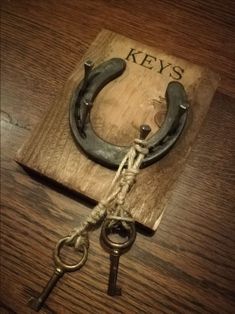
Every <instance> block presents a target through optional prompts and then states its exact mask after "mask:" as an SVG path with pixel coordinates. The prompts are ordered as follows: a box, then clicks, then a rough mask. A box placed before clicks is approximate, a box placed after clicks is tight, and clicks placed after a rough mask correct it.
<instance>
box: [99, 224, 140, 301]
mask: <svg viewBox="0 0 235 314" xmlns="http://www.w3.org/2000/svg"><path fill="white" fill-rule="evenodd" d="M111 221H112V220H111V219H106V220H105V221H104V223H103V225H102V229H101V235H100V241H101V244H102V246H104V248H105V249H106V250H107V251H108V252H109V253H110V271H109V283H108V289H107V294H108V295H110V296H115V295H116V296H117V295H121V288H119V287H117V277H118V266H119V259H120V256H121V255H122V254H124V253H126V252H127V251H128V250H129V249H130V248H131V246H132V244H133V243H134V241H135V238H136V230H135V223H134V222H133V221H128V222H126V223H127V224H128V227H129V229H128V230H126V233H127V240H125V241H124V242H121V243H119V242H114V241H112V240H111V239H110V237H109V235H110V234H111V233H113V230H110V229H112V228H113V227H111V228H110V222H111ZM116 230H119V234H120V235H121V231H120V229H119V228H117V229H116Z"/></svg>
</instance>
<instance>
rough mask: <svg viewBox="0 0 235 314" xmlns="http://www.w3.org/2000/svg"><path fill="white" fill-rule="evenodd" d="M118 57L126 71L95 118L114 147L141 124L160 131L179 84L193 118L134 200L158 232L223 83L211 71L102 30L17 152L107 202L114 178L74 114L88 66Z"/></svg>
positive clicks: (101, 100)
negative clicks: (79, 132)
mask: <svg viewBox="0 0 235 314" xmlns="http://www.w3.org/2000/svg"><path fill="white" fill-rule="evenodd" d="M112 57H121V58H124V59H126V61H127V69H126V71H125V72H124V74H123V75H122V76H120V77H119V78H117V79H116V80H114V81H112V82H111V83H110V84H109V85H108V86H106V87H105V88H104V89H103V90H102V91H101V93H100V94H99V95H98V97H97V99H96V101H95V105H94V110H92V114H91V121H92V124H93V126H94V129H95V131H96V132H97V133H98V135H99V136H100V137H102V138H104V139H106V140H107V141H109V142H112V143H114V144H118V145H129V144H130V143H131V142H132V141H133V139H134V138H135V137H137V136H138V130H139V126H140V125H141V124H142V123H148V124H149V125H150V126H151V128H152V130H153V132H155V131H157V130H158V128H159V123H161V122H162V120H163V115H164V109H165V105H164V104H163V101H162V98H163V97H164V96H165V90H166V87H167V84H168V83H169V82H170V81H172V80H173V79H178V80H179V81H181V82H182V84H183V85H184V86H185V89H186V92H187V94H188V97H189V103H190V112H189V119H188V123H187V127H186V128H185V130H184V132H183V135H182V136H181V138H180V139H179V141H178V142H177V144H176V145H175V146H174V148H173V149H172V150H171V151H170V153H168V154H167V156H165V157H164V158H163V159H162V160H160V161H159V162H157V163H155V164H154V165H152V166H149V167H147V168H145V169H143V170H142V171H141V173H140V175H139V177H138V180H137V183H136V185H135V186H134V188H133V190H132V191H131V193H130V194H129V195H128V199H127V206H128V207H129V208H130V210H131V212H132V214H133V216H134V218H135V219H136V221H138V222H139V223H141V224H143V225H145V226H146V227H148V228H151V229H154V230H156V228H157V226H158V224H159V219H160V218H161V216H162V213H163V211H164V208H165V206H166V204H167V202H168V199H169V197H170V192H171V190H172V185H173V183H174V181H175V180H176V178H177V176H178V175H179V174H180V171H182V169H183V168H182V166H183V164H184V162H185V159H186V157H187V155H188V153H189V151H190V149H191V147H192V144H193V141H194V139H195V137H196V135H197V133H198V131H199V129H200V126H201V123H202V121H203V119H204V117H205V115H206V113H207V110H208V108H209V104H210V102H211V99H212V97H213V94H214V91H215V89H216V87H217V83H218V77H217V76H216V75H215V74H213V73H212V72H210V71H209V70H207V69H204V68H202V67H199V66H197V65H194V64H192V63H189V62H187V61H185V60H182V59H179V58H176V57H173V56H170V55H167V54H166V53H164V52H162V51H159V50H158V49H156V48H152V47H148V46H146V45H143V44H141V43H139V42H136V41H134V40H131V39H129V38H126V37H124V36H121V35H118V34H115V33H112V32H110V31H107V30H103V31H101V33H100V34H99V35H98V37H97V38H96V40H95V41H94V42H93V43H92V45H91V47H90V48H89V50H88V51H87V53H86V54H85V56H84V57H83V58H82V60H81V62H80V63H79V64H78V66H77V67H76V69H75V71H74V72H73V73H72V75H71V76H70V78H69V79H68V81H67V83H66V84H65V87H64V90H63V92H62V94H60V95H59V96H58V100H57V101H56V102H55V104H54V105H53V106H52V107H51V109H50V110H49V112H48V113H47V114H46V116H45V118H44V119H43V121H42V122H41V124H40V125H39V126H38V127H37V129H36V130H35V131H34V132H33V133H32V136H31V137H30V138H29V140H28V141H27V143H26V144H25V145H24V146H23V148H21V149H20V151H19V152H18V155H17V161H18V162H19V163H20V164H22V165H24V166H26V167H27V168H30V169H33V170H34V171H36V172H38V173H40V174H42V175H44V176H46V177H48V178H50V179H52V180H53V181H55V182H58V183H60V184H62V185H63V186H65V187H68V188H69V189H71V190H73V191H76V192H78V193H80V194H83V195H85V196H87V197H89V198H90V199H93V200H95V201H99V200H100V199H101V197H102V195H104V193H105V191H106V189H107V188H108V186H109V185H110V182H111V180H112V178H113V176H114V171H112V170H109V169H106V168H105V167H102V166H100V165H98V164H96V163H94V162H93V161H91V160H90V159H88V158H87V157H86V156H85V155H84V153H83V152H81V151H80V150H79V149H78V148H77V146H76V144H75V142H74V140H73V138H72V135H71V132H70V128H69V122H68V114H69V105H70V102H71V99H72V97H73V93H74V90H75V89H76V87H77V85H78V83H79V81H80V80H81V79H82V76H83V62H84V61H85V60H87V59H89V60H93V61H94V62H95V64H99V63H101V62H102V61H104V60H108V59H110V58H112ZM159 100H161V101H159Z"/></svg>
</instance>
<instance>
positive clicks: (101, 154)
mask: <svg viewBox="0 0 235 314" xmlns="http://www.w3.org/2000/svg"><path fill="white" fill-rule="evenodd" d="M84 67H85V76H84V79H83V80H82V81H81V82H80V84H79V85H78V88H77V90H76V92H75V94H74V97H73V100H72V102H71V105H70V127H71V131H72V134H73V136H74V138H75V141H76V142H77V144H78V145H79V146H80V147H81V148H82V150H83V151H84V152H85V153H86V154H87V156H88V157H89V158H91V159H92V160H94V161H95V162H98V163H100V164H101V165H103V166H106V167H109V168H114V169H115V168H117V167H118V166H119V164H120V162H121V161H122V159H123V157H124V155H125V154H126V153H127V151H128V147H126V146H118V145H114V144H111V143H108V142H106V141H105V140H103V139H102V138H100V137H99V136H98V135H97V134H96V133H95V131H94V130H93V128H92V125H91V121H90V110H91V108H92V105H93V103H94V100H95V98H96V96H97V95H98V93H99V92H100V91H101V89H102V88H103V87H104V86H105V85H107V84H108V83H109V82H110V81H112V80H114V79H115V78H117V77H118V76H120V75H121V74H122V73H123V72H124V70H125V68H126V62H125V61H124V60H123V59H121V58H113V59H110V60H108V61H106V62H104V63H102V64H100V65H98V66H97V67H96V68H94V69H93V63H91V62H90V61H88V62H86V63H85V65H84ZM165 97H166V102H167V113H166V117H165V121H164V122H163V124H162V126H161V128H160V129H159V130H158V131H157V132H156V133H155V134H153V135H152V136H151V137H150V138H149V140H148V141H149V154H148V155H147V156H146V157H145V159H144V160H143V163H142V165H141V167H142V168H144V167H146V166H149V165H151V164H153V163H154V162H155V161H157V160H159V159H161V158H162V157H163V156H164V155H165V154H166V153H167V152H168V151H169V150H170V149H171V148H172V147H173V145H174V144H175V142H176V141H177V139H178V138H179V136H180V134H181V133H182V131H183V128H184V126H185V124H186V121H187V114H188V110H187V109H188V103H187V95H186V92H185V89H184V87H183V85H182V84H181V83H179V82H177V81H172V82H170V83H169V84H168V86H167V89H166V93H165Z"/></svg>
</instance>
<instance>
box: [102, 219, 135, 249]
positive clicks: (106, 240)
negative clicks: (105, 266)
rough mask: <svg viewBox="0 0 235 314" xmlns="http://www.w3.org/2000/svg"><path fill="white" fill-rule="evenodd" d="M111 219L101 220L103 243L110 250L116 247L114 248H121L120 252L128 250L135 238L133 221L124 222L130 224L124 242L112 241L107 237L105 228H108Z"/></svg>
mask: <svg viewBox="0 0 235 314" xmlns="http://www.w3.org/2000/svg"><path fill="white" fill-rule="evenodd" d="M111 221H112V219H106V220H105V221H104V222H103V225H102V229H101V240H102V242H103V244H104V245H105V247H107V248H108V249H110V250H115V249H116V250H121V251H122V252H123V251H125V250H128V249H129V248H130V247H131V246H132V244H133V243H134V241H135V238H136V229H135V223H134V222H126V223H128V225H129V226H130V231H129V235H128V239H127V240H126V241H125V242H122V243H118V242H114V241H112V240H111V239H110V238H109V237H108V233H107V230H109V229H110V228H109V224H110V222H111Z"/></svg>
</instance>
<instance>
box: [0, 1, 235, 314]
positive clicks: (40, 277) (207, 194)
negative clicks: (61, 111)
mask: <svg viewBox="0 0 235 314" xmlns="http://www.w3.org/2000/svg"><path fill="white" fill-rule="evenodd" d="M234 20H235V5H234V1H222V0H221V1H215V0H214V1H213V0H209V1H202V0H198V1H193V0H191V1H189V0H188V1H186V0H183V1H177V0H174V1H170V0H165V1H121V0H120V1H114V0H113V1H105V0H103V1H100V0H97V1H90V0H87V1H76V0H70V1H69V0H67V1H46V0H45V1H41V0H37V1H36V0H28V1H27V0H24V1H23V0H21V1H20V0H18V1H16V0H11V1H7V0H6V1H4V0H3V1H2V20H1V22H2V39H1V43H2V53H1V60H2V63H1V75H2V76H1V105H2V115H1V126H2V154H1V157H2V163H1V168H2V192H1V200H2V209H1V308H0V312H1V313H31V312H33V311H32V310H30V309H29V308H28V307H27V306H26V303H27V301H28V299H29V297H30V295H36V294H37V293H38V292H40V291H41V289H42V287H43V286H44V285H45V283H46V281H47V280H48V278H49V277H50V275H51V273H52V270H53V262H52V259H51V255H52V249H53V248H54V245H55V243H56V241H57V240H58V239H59V238H60V237H61V236H63V235H65V234H66V233H67V232H68V231H69V230H70V229H71V228H72V227H74V226H76V225H77V224H78V223H79V221H80V220H81V219H82V218H84V217H85V216H86V215H87V213H88V211H89V210H90V209H89V208H88V207H87V204H84V203H82V202H81V201H80V200H79V199H78V198H76V197H73V198H71V197H69V196H68V195H63V194H62V193H60V192H61V191H60V190H58V189H55V188H54V187H53V186H52V185H51V186H48V185H45V184H44V182H43V181H42V180H36V179H35V178H34V177H30V176H29V175H28V174H26V173H25V172H24V171H23V170H22V168H21V167H20V166H18V165H17V164H16V163H15V162H14V156H15V154H16V151H17V150H18V149H19V147H20V146H21V145H22V143H23V142H24V141H25V139H26V138H27V137H28V136H29V135H30V132H31V130H32V129H33V128H34V126H35V125H36V124H37V122H38V121H39V120H40V119H41V117H42V115H43V113H44V112H45V111H46V110H47V109H48V107H49V106H50V105H51V103H52V102H53V101H54V100H55V97H56V96H57V95H58V94H59V93H60V91H61V89H62V86H63V84H64V82H65V81H66V79H67V77H68V75H69V73H70V72H71V71H72V70H73V68H74V67H75V65H76V63H77V62H78V60H79V59H80V58H81V56H82V55H83V53H84V52H85V51H86V49H87V48H88V46H89V45H90V43H91V42H92V41H93V39H94V38H95V36H96V35H97V33H98V32H99V30H100V29H101V28H108V29H110V30H112V31H115V32H119V33H122V34H124V35H126V36H128V37H131V38H133V39H136V40H138V41H142V42H144V43H146V44H149V45H153V46H157V47H159V48H161V49H164V50H167V51H168V52H170V53H172V54H174V55H177V56H181V57H184V58H186V59H189V60H190V61H192V62H196V63H199V64H202V65H205V66H210V67H211V68H212V69H213V70H214V71H216V72H218V73H219V74H220V75H221V83H220V87H219V89H218V92H217V93H216V95H215V97H214V100H213V103H212V105H211V109H210V111H209V113H208V115H207V118H206V120H205V122H204V125H203V128H202V129H201V131H200V135H199V138H198V139H197V141H196V142H195V145H194V148H193V151H192V153H191V155H190V157H189V159H188V162H187V164H186V165H185V169H184V172H183V173H182V175H181V176H180V178H179V180H178V183H177V186H176V190H175V193H174V198H173V201H172V202H171V203H170V204H168V207H167V210H166V212H165V215H164V218H163V220H162V223H161V225H160V227H159V229H158V230H157V232H156V234H154V235H152V236H147V235H146V234H141V233H139V234H138V239H137V241H136V244H135V245H134V247H133V249H132V250H131V251H130V252H129V253H127V254H126V255H125V256H123V257H122V259H121V268H120V276H119V280H120V283H121V285H122V287H123V296H122V297H117V298H111V297H108V296H107V295H106V293H105V290H106V286H107V277H108V266H109V260H108V256H107V254H106V253H105V252H104V251H103V250H102V249H101V248H100V244H99V241H98V235H99V233H98V232H95V233H94V234H93V235H92V238H91V246H90V255H89V260H88V263H87V264H86V266H85V267H84V268H83V269H82V270H81V271H80V272H77V273H74V274H71V275H67V276H65V277H64V279H63V280H62V281H61V282H60V283H59V284H58V286H57V287H56V288H55V290H54V292H53V294H51V296H50V298H49V299H48V302H47V306H45V308H44V309H43V310H42V313H234V312H235V243H234V240H235V210H234V209H235V208H234V204H235V200H234V195H235V193H234V182H235V180H234V178H235V172H234V164H235V162H234V156H235V152H234V150H235V149H234V148H235V144H234V143H235V101H234V98H232V97H234V96H235V84H234V81H235V75H234V71H235V58H234V56H235V40H234V36H235V35H234V34H235V23H234Z"/></svg>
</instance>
